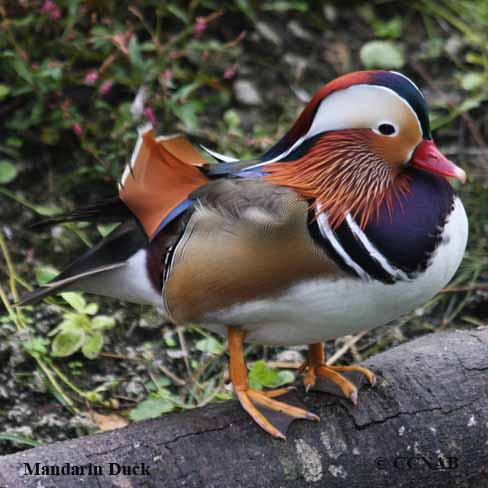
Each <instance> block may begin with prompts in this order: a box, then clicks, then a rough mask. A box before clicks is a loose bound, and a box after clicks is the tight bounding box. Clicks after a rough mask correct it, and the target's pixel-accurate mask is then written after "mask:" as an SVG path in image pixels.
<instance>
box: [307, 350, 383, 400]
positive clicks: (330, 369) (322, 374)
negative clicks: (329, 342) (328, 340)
mask: <svg viewBox="0 0 488 488" xmlns="http://www.w3.org/2000/svg"><path fill="white" fill-rule="evenodd" d="M300 371H301V372H304V371H305V378H304V381H303V382H304V384H305V389H306V390H307V391H308V390H310V388H312V387H316V389H318V390H321V391H326V392H328V393H333V394H342V396H344V397H345V398H349V399H350V400H351V401H352V402H353V403H354V405H356V404H357V401H358V387H357V386H356V385H355V384H354V382H353V381H351V380H350V379H348V378H346V377H345V376H344V375H342V374H340V372H346V373H347V372H349V373H359V375H360V376H364V377H366V379H367V381H368V382H369V384H370V385H374V384H375V382H376V376H375V375H374V373H372V372H371V371H370V370H369V369H367V368H363V367H362V366H327V364H326V362H325V352H324V345H323V344H322V343H321V342H317V343H315V344H310V345H309V348H308V357H307V359H306V360H305V362H304V363H303V364H302V366H301V367H300ZM317 380H319V381H317ZM319 382H322V383H323V384H322V386H319V385H318V383H319Z"/></svg>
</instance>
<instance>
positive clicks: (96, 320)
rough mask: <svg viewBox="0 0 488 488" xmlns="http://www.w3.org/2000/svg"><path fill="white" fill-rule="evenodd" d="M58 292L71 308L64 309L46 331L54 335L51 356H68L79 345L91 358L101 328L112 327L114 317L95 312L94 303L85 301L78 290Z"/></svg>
mask: <svg viewBox="0 0 488 488" xmlns="http://www.w3.org/2000/svg"><path fill="white" fill-rule="evenodd" d="M61 296H62V297H63V298H64V300H66V302H68V303H69V304H70V305H71V306H72V307H73V309H74V310H75V311H73V312H71V311H70V312H64V314H63V320H62V322H61V323H60V324H59V325H58V326H56V327H55V328H54V329H53V330H51V331H50V332H49V334H48V335H49V336H50V337H54V339H53V341H52V343H51V354H52V356H54V357H66V356H71V355H72V354H74V353H75V352H77V351H78V350H80V349H81V352H82V353H83V355H84V356H85V357H86V358H87V359H95V358H96V357H98V355H99V354H100V352H101V351H102V348H103V342H104V339H103V332H104V331H106V330H110V329H112V328H113V327H115V325H116V322H115V319H114V318H113V317H109V316H107V315H96V314H97V312H98V305H97V304H96V303H88V304H87V303H86V301H85V299H84V298H83V295H82V294H81V293H75V292H65V293H62V294H61Z"/></svg>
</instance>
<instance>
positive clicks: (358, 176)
mask: <svg viewBox="0 0 488 488" xmlns="http://www.w3.org/2000/svg"><path fill="white" fill-rule="evenodd" d="M261 165H262V170H263V172H265V173H266V175H267V176H266V177H267V178H269V179H270V180H273V181H275V182H277V183H280V184H282V185H286V186H290V187H292V188H294V189H295V190H296V191H298V192H299V193H300V194H302V195H303V196H304V197H307V198H313V199H314V200H315V202H316V207H317V208H319V210H321V211H327V212H328V214H329V220H330V221H331V223H332V224H338V223H340V221H342V219H343V218H344V215H345V214H346V213H347V212H351V213H352V214H353V215H355V216H360V220H361V225H362V226H364V225H366V224H367V222H368V221H369V219H370V218H371V217H372V216H373V214H374V211H375V209H377V208H379V205H380V204H381V203H382V202H383V201H384V199H385V198H386V199H387V200H388V199H391V198H392V196H393V195H394V194H395V193H402V192H405V191H408V181H409V179H408V173H409V172H408V169H409V168H412V167H416V168H419V169H421V170H423V171H428V172H430V173H435V174H437V175H442V176H445V177H451V178H456V179H458V180H461V181H463V182H464V181H465V179H466V173H465V172H464V171H463V170H462V169H461V168H459V167H458V166H456V165H455V164H454V163H453V162H451V161H449V160H448V159H447V158H446V157H445V156H444V155H443V154H442V153H441V152H440V151H439V149H438V148H437V146H436V145H435V144H434V142H433V141H432V135H431V131H430V124H429V115H428V109H427V105H426V102H425V99H424V97H423V95H422V93H421V92H420V90H419V89H418V88H417V86H416V85H415V84H414V83H413V82H412V81H410V80H409V79H408V78H407V77H406V76H404V75H402V74H400V73H396V72H393V71H358V72H354V73H349V74H347V75H344V76H341V77H339V78H337V79H335V80H333V81H331V82H330V83H328V84H327V85H325V86H323V87H322V88H321V89H320V90H319V91H318V92H317V93H316V94H315V95H314V96H313V98H312V99H311V100H310V102H309V103H308V105H307V106H306V107H305V109H304V110H303V112H302V113H301V115H300V116H299V118H298V119H297V121H296V122H295V124H294V125H293V127H292V128H291V129H290V130H289V131H288V132H287V133H286V134H285V136H284V137H283V138H282V139H281V140H280V141H279V142H278V143H277V144H276V145H275V146H273V147H272V148H271V149H270V150H269V151H268V152H267V153H266V154H265V155H264V156H263V158H262V163H261V164H260V166H261Z"/></svg>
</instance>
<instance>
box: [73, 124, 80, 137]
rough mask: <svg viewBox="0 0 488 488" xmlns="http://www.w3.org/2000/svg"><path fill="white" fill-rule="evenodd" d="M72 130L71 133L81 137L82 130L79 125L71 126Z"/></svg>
mask: <svg viewBox="0 0 488 488" xmlns="http://www.w3.org/2000/svg"><path fill="white" fill-rule="evenodd" d="M71 128H72V129H73V132H74V133H75V134H76V135H77V136H78V137H81V136H82V135H83V129H82V128H81V125H80V124H78V123H76V124H73V125H72V126H71Z"/></svg>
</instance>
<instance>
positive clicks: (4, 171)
mask: <svg viewBox="0 0 488 488" xmlns="http://www.w3.org/2000/svg"><path fill="white" fill-rule="evenodd" d="M16 176H17V168H16V167H15V166H14V165H13V164H12V163H11V162H9V161H6V160H3V161H0V184H6V183H10V182H11V181H13V180H15V177H16Z"/></svg>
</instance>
